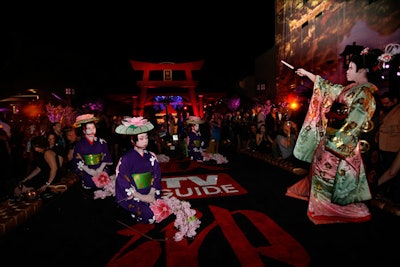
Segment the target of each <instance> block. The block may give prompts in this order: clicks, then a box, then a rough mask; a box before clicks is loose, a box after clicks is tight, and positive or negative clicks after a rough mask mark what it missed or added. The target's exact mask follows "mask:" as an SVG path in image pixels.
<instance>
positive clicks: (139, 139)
mask: <svg viewBox="0 0 400 267" xmlns="http://www.w3.org/2000/svg"><path fill="white" fill-rule="evenodd" d="M153 128H154V126H153V124H152V123H151V122H149V121H148V120H147V119H144V118H143V117H134V118H130V117H127V118H125V119H123V120H122V124H121V125H119V126H118V127H117V128H116V129H115V132H116V133H118V134H127V135H131V142H132V144H133V148H131V149H130V150H128V151H127V152H126V153H125V154H124V155H123V156H122V157H121V158H120V159H119V162H118V163H117V168H116V176H117V178H116V181H115V200H116V202H117V204H118V205H120V206H121V207H122V208H123V209H125V210H126V211H128V212H130V214H131V216H132V217H133V218H134V219H136V220H137V221H138V222H141V223H147V224H152V223H154V222H155V217H154V213H153V211H152V210H151V208H150V204H151V203H153V202H154V201H156V200H157V199H160V198H161V195H162V188H161V168H160V164H159V162H158V161H157V157H156V155H155V154H154V153H153V152H150V151H148V150H147V149H146V148H147V145H148V143H149V137H148V134H147V132H149V131H150V130H152V129H153Z"/></svg>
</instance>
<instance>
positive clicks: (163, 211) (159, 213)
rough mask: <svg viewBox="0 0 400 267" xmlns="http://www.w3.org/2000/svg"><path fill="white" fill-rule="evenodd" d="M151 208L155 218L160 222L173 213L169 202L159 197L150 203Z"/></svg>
mask: <svg viewBox="0 0 400 267" xmlns="http://www.w3.org/2000/svg"><path fill="white" fill-rule="evenodd" d="M150 209H151V210H152V211H153V213H154V217H155V220H156V222H158V223H159V222H161V221H162V220H164V219H165V218H167V217H168V216H169V215H171V213H172V211H171V209H170V208H169V206H168V204H167V203H165V201H164V200H162V199H157V200H156V201H155V202H152V203H151V204H150Z"/></svg>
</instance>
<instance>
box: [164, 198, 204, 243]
mask: <svg viewBox="0 0 400 267" xmlns="http://www.w3.org/2000/svg"><path fill="white" fill-rule="evenodd" d="M164 201H165V202H166V203H167V204H168V206H169V207H170V209H171V211H172V213H174V214H175V216H176V218H175V222H174V226H175V227H176V228H177V229H178V232H176V233H175V235H174V240H175V241H177V242H178V241H181V240H182V239H183V238H184V237H185V236H186V237H188V238H193V237H194V236H196V234H197V233H196V230H197V229H198V228H199V227H200V223H201V221H200V220H199V219H198V218H197V217H196V211H195V210H194V209H192V208H191V205H190V203H189V202H187V201H184V200H179V199H177V198H176V197H171V198H165V199H164Z"/></svg>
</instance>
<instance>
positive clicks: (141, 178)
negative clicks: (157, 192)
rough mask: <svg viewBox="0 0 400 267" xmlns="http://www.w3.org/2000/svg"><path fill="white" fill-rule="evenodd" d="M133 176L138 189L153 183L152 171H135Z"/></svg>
mask: <svg viewBox="0 0 400 267" xmlns="http://www.w3.org/2000/svg"><path fill="white" fill-rule="evenodd" d="M131 176H132V178H133V180H134V181H135V184H136V188H137V189H142V188H146V187H149V186H150V185H151V184H152V179H153V178H152V177H151V172H144V173H133V174H131Z"/></svg>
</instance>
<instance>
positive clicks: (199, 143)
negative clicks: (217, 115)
mask: <svg viewBox="0 0 400 267" xmlns="http://www.w3.org/2000/svg"><path fill="white" fill-rule="evenodd" d="M204 150H205V149H204V141H203V138H202V137H201V133H200V132H197V133H196V132H194V131H190V132H189V136H188V154H189V157H190V158H191V159H193V160H201V161H202V160H203V155H202V152H203V151H204Z"/></svg>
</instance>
